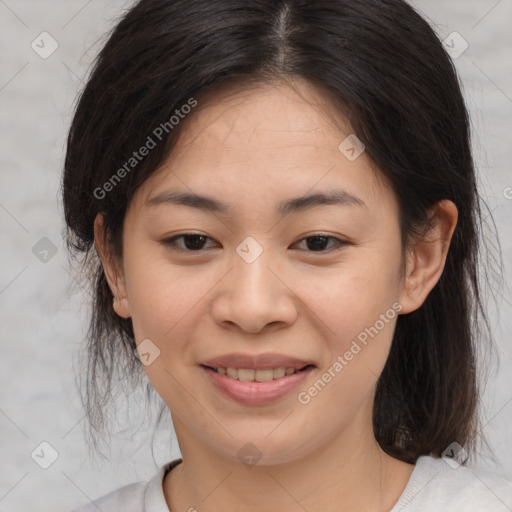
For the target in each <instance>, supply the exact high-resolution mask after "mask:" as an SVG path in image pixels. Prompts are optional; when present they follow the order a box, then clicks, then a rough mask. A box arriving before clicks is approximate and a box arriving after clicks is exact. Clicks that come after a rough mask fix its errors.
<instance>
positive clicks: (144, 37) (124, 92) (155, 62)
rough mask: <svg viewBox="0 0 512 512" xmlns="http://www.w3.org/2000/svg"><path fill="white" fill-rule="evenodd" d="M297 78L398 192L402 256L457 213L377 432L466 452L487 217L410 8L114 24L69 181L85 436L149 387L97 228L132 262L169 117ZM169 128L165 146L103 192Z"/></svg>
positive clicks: (401, 447) (356, 3)
mask: <svg viewBox="0 0 512 512" xmlns="http://www.w3.org/2000/svg"><path fill="white" fill-rule="evenodd" d="M287 77H301V78H303V79H306V80H307V81H309V82H310V83H311V84H313V85H314V86H316V87H317V88H318V90H320V91H324V92H325V94H326V95H328V96H329V97H332V98H335V99H336V101H335V105H333V108H338V109H339V110H341V111H342V113H343V114H344V115H345V116H346V117H347V118H348V120H349V122H350V124H351V129H352V130H353V132H354V133H355V134H356V135H357V137H358V138H359V139H360V140H361V141H362V142H363V143H364V144H365V146H366V151H367V154H368V156H369V157H370V158H371V160H372V161H373V162H374V163H375V165H376V167H377V168H378V172H379V173H381V175H382V177H384V178H385V179H386V181H387V182H388V183H389V184H390V185H391V187H392V189H393V190H394V192H395V194H396V197H397V200H398V203H399V208H400V219H401V229H402V239H403V247H405V245H406V243H407V241H408V240H409V239H410V236H411V235H413V234H417V232H418V229H419V228H418V227H425V226H428V219H427V215H426V213H427V209H428V208H429V207H430V206H432V205H434V204H435V203H436V202H438V201H440V200H442V199H449V200H451V201H453V202H454V203H455V205H456V206H457V208H458V214H459V217H458V224H457V227H456V229H455V232H454V235H453V239H452V243H451V247H450V250H449V253H448V256H447V261H446V265H445V268H444V271H443V274H442V276H441V278H440V280H439V282H438V283H437V284H436V286H435V287H434V288H433V290H432V291H431V293H430V294H429V295H428V297H427V299H426V300H425V302H424V304H423V305H422V306H421V307H420V308H419V309H418V310H417V311H414V312H412V313H410V314H407V315H401V316H400V317H399V318H398V321H397V325H396V330H395V333H394V337H393V342H392V346H391V351H390V354H389V358H388V360H387V363H386V365H385V368H384V370H383V372H382V375H381V376H380V378H379V381H378V385H377V391H376V397H375V406H374V420H373V421H374V432H375V437H376V439H377V440H378V442H379V444H380V445H381V447H382V448H383V450H385V451H386V452H387V453H389V454H391V455H392V456H394V457H396V458H398V459H401V460H404V461H408V462H415V461H416V459H417V458H418V456H420V455H422V454H433V455H438V456H439V455H441V453H442V452H443V450H445V448H447V447H448V445H450V444H451V443H452V442H453V441H456V442H458V443H459V444H460V445H462V446H464V447H465V448H466V449H467V450H468V451H470V450H471V449H472V447H473V445H474V442H475V439H476V434H477V430H478V414H477V404H478V400H479V392H478V386H477V381H478V379H477V371H476V359H477V358H476V355H477V352H478V350H477V348H478V346H479V345H480V344H481V343H483V335H482V334H483V332H484V330H482V329H481V327H482V326H484V327H486V328H487V332H489V329H488V328H489V326H488V322H487V319H486V316H485V312H484V309H483V306H482V298H481V291H480V287H481V286H482V285H481V283H479V260H480V252H481V249H480V242H479V241H480V233H481V228H482V216H481V204H484V203H483V201H482V200H481V198H480V197H479V195H478V191H477V186H476V178H475V172H474V167H473V160H472V155H471V147H470V129H469V120H468V114H467V110H466V107H465V104H464V100H463V97H462V94H461V90H460V86H459V82H458V78H457V75H456V72H455V69H454V66H453V63H452V61H451V60H450V58H449V57H448V55H447V54H446V52H445V50H444V48H443V46H442V44H441V42H440V41H439V39H438V37H437V36H436V34H435V33H434V31H433V29H432V28H431V27H430V25H429V24H428V23H427V21H425V20H424V19H423V18H422V17H421V16H420V15H419V14H418V13H417V12H416V11H415V10H414V9H413V8H412V7H411V6H410V5H408V4H407V3H406V2H404V1H402V0H365V1H360V0H141V1H139V2H138V3H136V4H135V5H134V6H133V7H132V8H131V9H130V10H129V11H127V12H126V14H125V15H124V16H123V17H122V19H121V20H120V21H119V23H118V24H117V26H116V27H115V28H114V30H113V31H112V33H111V34H110V36H109V39H108V41H107V42H106V44H105V45H104V47H103V49H102V50H101V52H100V54H99V55H98V57H97V60H96V62H95V64H94V67H93V69H92V72H91V75H90V77H89V79H88V81H87V84H86V86H85V88H84V90H83V92H82V94H81V96H80V98H79V100H78V104H77V107H76V112H75V115H74V118H73V121H72V125H71V128H70V131H69V137H68V143H67V153H66V160H65V169H64V173H63V181H62V193H63V201H64V212H65V220H66V224H67V232H66V236H67V244H68V248H69V250H70V254H71V255H73V256H74V258H75V259H77V260H78V259H79V260H80V265H82V266H83V268H84V269H85V270H86V271H87V272H88V279H89V280H90V282H91V283H92V285H93V289H92V294H93V307H92V315H91V320H90V328H89V331H88V333H87V340H88V345H87V350H88V362H87V364H88V366H87V371H86V374H87V382H86V385H85V386H84V389H83V399H84V405H85V407H86V412H87V414H88V418H89V424H90V426H91V430H92V431H94V432H100V431H101V430H102V429H103V427H104V411H105V409H106V406H107V403H108V400H109V397H110V395H111V392H112V386H113V383H114V382H117V380H119V381H123V379H124V381H125V382H127V381H131V385H136V384H139V383H140V382H142V381H141V379H140V377H141V376H142V375H143V370H142V366H141V363H140V362H139V360H138V358H137V357H136V356H135V355H134V349H135V342H134V336H133V329H132V324H131V320H130V319H123V318H121V317H119V316H118V315H117V314H116V313H115V312H114V310H113V307H112V293H111V291H110V289H109V287H108V284H107V281H106V278H105V275H104V272H103V268H102V266H101V264H100V261H99V259H98V257H97V254H96V251H95V250H94V231H93V223H94V219H95V217H96V215H97V214H98V213H99V212H101V213H103V214H104V219H105V226H106V231H107V236H108V242H109V244H110V247H111V248H112V252H113V253H114V254H116V255H117V256H122V246H121V240H122V239H121V233H122V226H123V221H124V218H125V213H126V209H127V206H128V204H129V202H130V200H131V198H132V197H133V195H134V193H135V191H136V190H137V188H138V187H139V186H140V185H141V184H142V183H143V182H144V181H145V180H146V179H147V178H148V177H149V176H150V175H151V174H152V173H153V172H154V171H155V170H156V169H157V168H158V166H159V165H160V164H161V163H162V161H163V160H164V159H165V157H166V156H167V155H169V153H170V152H171V151H172V148H173V145H174V144H175V143H176V140H177V136H178V135H179V133H180V130H182V129H183V127H184V126H186V120H185V121H184V122H178V123H170V124H169V120H170V118H171V116H173V115H177V112H176V111H177V110H178V111H180V112H181V110H180V109H181V108H182V106H183V105H186V104H187V103H188V104H190V103H189V102H190V99H191V98H193V99H195V101H198V102H199V104H201V101H202V99H201V98H206V97H207V95H208V94H209V93H211V92H212V91H213V90H217V89H219V88H222V87H227V86H228V85H230V84H232V83H234V82H236V81H240V80H246V81H248V82H249V81H252V82H253V83H258V82H259V83H264V82H268V81H272V80H276V79H286V78H287ZM188 115H189V116H193V115H194V111H193V110H192V111H191V112H190V114H188ZM180 119H181V118H180ZM165 123H168V124H167V125H165V126H167V127H168V130H167V131H165V133H163V137H162V138H161V140H159V143H158V144H156V147H154V149H152V150H151V151H150V152H149V153H148V154H147V156H145V157H144V158H143V159H141V160H140V161H137V163H136V165H134V166H132V167H130V171H129V172H125V173H121V174H122V175H123V177H122V179H120V180H118V181H116V182H115V183H114V184H113V186H111V187H110V186H109V187H107V188H108V191H105V188H104V187H103V186H104V184H105V183H107V182H109V180H110V182H111V184H112V181H111V180H112V177H113V175H114V174H116V173H118V170H119V169H120V168H122V166H123V165H124V164H125V163H126V162H128V161H129V159H130V158H132V157H133V152H134V151H137V150H138V149H139V148H140V147H142V146H143V145H145V144H146V143H147V140H148V136H151V134H154V133H155V129H156V128H157V127H159V126H162V125H163V124H165ZM171 125H172V127H171ZM153 138H154V137H153ZM125 170H126V167H125ZM118 176H119V173H118ZM102 187H103V188H102ZM98 189H101V190H103V191H104V192H105V193H103V192H100V193H99V192H98ZM100 196H101V197H100ZM482 319H483V320H484V322H483V323H481V320H482ZM147 391H148V393H150V385H149V384H148V388H147Z"/></svg>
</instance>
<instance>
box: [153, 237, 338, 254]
mask: <svg viewBox="0 0 512 512" xmlns="http://www.w3.org/2000/svg"><path fill="white" fill-rule="evenodd" d="M189 236H190V237H191V236H198V237H202V238H205V239H207V240H208V239H209V240H212V239H211V238H210V237H208V236H206V235H202V234H200V233H181V234H179V235H175V236H173V237H171V238H167V239H165V240H162V244H164V245H165V246H166V247H169V248H170V249H171V250H173V251H178V252H186V253H201V252H203V251H204V250H203V249H198V250H196V251H194V250H190V249H183V248H182V247H178V246H177V245H176V240H178V239H180V238H185V237H189ZM310 238H325V239H330V240H334V241H335V242H336V246H335V247H334V248H333V250H334V251H336V250H339V249H341V248H342V247H343V246H345V245H348V242H346V241H344V240H341V239H339V238H336V237H334V236H330V235H327V234H325V233H315V234H314V235H309V236H306V237H304V238H302V239H300V240H299V241H298V242H296V243H299V242H303V241H304V240H308V239H310ZM331 249H332V248H331ZM307 252H311V253H326V252H329V253H330V252H332V250H331V251H327V250H323V251H307Z"/></svg>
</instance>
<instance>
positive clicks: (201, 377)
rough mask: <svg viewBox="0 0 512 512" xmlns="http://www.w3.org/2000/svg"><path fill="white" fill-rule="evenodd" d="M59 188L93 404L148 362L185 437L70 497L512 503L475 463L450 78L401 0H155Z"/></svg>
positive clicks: (105, 63) (136, 13) (139, 504)
mask: <svg viewBox="0 0 512 512" xmlns="http://www.w3.org/2000/svg"><path fill="white" fill-rule="evenodd" d="M63 197H64V206H65V216H66V223H67V226H68V246H69V248H70V249H71V251H72V253H73V254H80V253H83V254H84V255H85V259H84V260H83V262H82V263H83V265H84V266H85V267H87V268H89V269H90V271H91V272H92V274H91V275H92V277H91V280H92V282H93V284H94V293H95V295H94V307H93V311H92V316H91V324H90V330H89V333H88V343H89V345H88V347H89V354H90V360H89V374H88V376H89V380H88V389H87V397H86V399H87V404H88V412H89V416H90V420H91V425H92V426H101V425H102V409H101V407H102V405H101V401H102V397H103V395H104V394H105V393H106V396H108V393H109V392H110V389H111V382H112V379H113V375H116V376H119V375H120V374H122V376H123V378H132V379H133V381H134V382H135V381H136V379H137V378H138V377H140V375H141V374H143V373H145V374H146V375H147V377H148V379H149V382H150V384H151V387H152V388H154V389H155V390H156V391H157V393H158V395H159V396H160V397H161V398H162V399H163V401H164V402H165V404H166V406H167V407H168V409H169V411H170V413H171V416H172V420H173V424H174V428H175V431H176V436H177V439H178V442H179V446H180V450H181V453H182V458H181V459H178V460H175V461H172V462H170V463H168V464H166V465H165V466H163V467H162V468H160V470H159V471H158V473H157V474H156V475H155V476H154V477H153V478H152V479H151V480H149V481H148V482H139V483H136V484H131V485H129V486H126V487H124V488H121V489H117V490H115V491H112V493H110V494H108V495H106V496H103V497H101V498H100V499H99V500H95V502H94V503H90V504H88V505H85V506H84V507H82V508H80V509H77V510H79V511H80V512H86V511H89V510H96V509H97V508H98V507H99V508H100V509H101V510H102V511H104V512H107V511H114V510H116V511H117V510H123V511H142V510H147V511H152V512H157V511H161V512H164V511H167V510H172V511H174V512H176V511H178V510H188V511H192V510H200V511H206V512H208V511H216V510H221V509H222V510H228V511H229V510H240V509H242V510H247V511H250V510H265V511H274V510H275V511H278V510H292V509H297V510H298V509H299V508H302V509H303V510H307V511H308V512H314V511H317V510H337V511H342V512H343V511H353V510H358V511H359V510H365V511H392V512H398V511H399V510H400V511H404V512H405V511H426V510H428V511H432V510H443V511H448V512H449V511H455V510H462V509H464V510H469V511H471V510H475V511H476V510H478V511H482V510H492V511H497V510H504V511H505V510H510V509H511V508H512V484H511V483H510V482H507V481H506V480H504V479H502V478H499V477H498V476H495V475H492V474H488V473H486V472H484V471H476V470H471V469H470V468H469V467H467V465H466V464H467V460H468V458H469V456H471V455H473V451H474V448H475V444H476V440H477V434H478V428H479V423H478V414H477V403H478V397H479V394H478V383H477V379H476V369H475V368H476V361H475V346H476V344H477V343H479V342H480V340H479V339H478V338H477V335H478V329H477V322H476V320H477V318H478V317H479V312H480V309H481V303H480V299H479V297H480V296H479V288H478V282H477V267H478V244H479V238H480V237H479V234H480V198H479V195H478V191H477V188H476V184H475V173H474V168H473V162H472V156H471V150H470V140H469V122H468V117H467V112H466V108H465V105H464V101H463V98H462V95H461V91H460V88H459V85H458V80H457V76H456V74H455V71H454V69H453V66H452V63H451V61H450V59H449V57H448V56H447V54H446V52H445V50H444V48H443V46H442V44H441V42H440V41H439V40H438V39H437V37H436V35H435V34H434V32H433V31H432V29H431V28H430V27H429V25H428V24H427V22H426V21H424V20H423V19H422V18H421V17H420V16H419V15H418V14H417V13H416V12H415V11H414V10H413V9H412V8H411V7H410V6H409V5H408V4H406V3H405V2H403V1H401V0H387V1H385V2H383V1H382V0H367V1H365V2H358V1H356V0H329V1H327V0H326V1H323V0H320V1H306V0H302V1H299V0H281V1H276V0H273V1H271V0H248V1H247V0H244V1H236V0H230V1H227V0H209V1H204V0H193V1H191V0H188V1H169V0H167V1H164V0H142V1H140V2H138V3H137V4H136V5H135V6H134V7H133V8H131V9H130V10H129V11H128V12H127V13H126V15H125V16H124V17H123V19H122V20H121V21H120V22H119V24H118V25H117V27H116V28H115V30H114V31H113V33H112V34H111V36H110V38H109V40H108V41H107V43H106V44H105V46H104V48H103V49H102V51H101V53H100V55H99V57H98V60H97V63H96V66H95V68H94V70H93V72H92V74H91V76H90V78H89V80H88V83H87V85H86V87H85V89H84V91H83V94H82V96H81V98H80V100H79V102H78V105H77V109H76V113H75V117H74V119H73V123H72V126H71V129H70V134H69V139H68V146H67V155H66V162H65V171H64V175H63ZM480 313H481V312H480ZM484 318H485V316H484Z"/></svg>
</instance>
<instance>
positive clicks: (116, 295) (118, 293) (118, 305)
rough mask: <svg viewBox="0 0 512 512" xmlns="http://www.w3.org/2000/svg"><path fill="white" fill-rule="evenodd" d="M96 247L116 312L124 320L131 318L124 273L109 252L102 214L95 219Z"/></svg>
mask: <svg viewBox="0 0 512 512" xmlns="http://www.w3.org/2000/svg"><path fill="white" fill-rule="evenodd" d="M94 245H95V248H96V252H97V254H98V257H99V258H100V261H101V264H102V266H103V271H104V273H105V277H106V279H107V282H108V285H109V288H110V291H111V292H112V295H113V300H112V305H113V308H114V311H115V312H116V313H117V314H118V315H119V316H120V317H122V318H129V317H130V316H131V313H130V305H129V302H128V297H127V295H126V285H125V281H124V276H123V273H122V271H120V270H119V265H118V263H117V262H116V261H115V260H114V258H113V257H112V256H111V254H110V252H109V250H108V247H107V243H106V234H105V229H104V224H103V215H102V214H101V213H98V215H97V216H96V218H95V219H94Z"/></svg>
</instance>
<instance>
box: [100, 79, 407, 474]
mask: <svg viewBox="0 0 512 512" xmlns="http://www.w3.org/2000/svg"><path fill="white" fill-rule="evenodd" d="M299 92H300V94H299ZM332 111H333V109H332V108H331V107H330V106H329V104H328V103H326V100H325V99H323V97H322V96H321V95H320V94H318V93H317V92H316V91H315V90H314V89H313V88H312V87H310V86H308V84H307V83H306V82H300V81H297V82H295V87H294V88H292V87H290V85H288V84H285V83H282V84H278V85H275V84H274V85H266V86H260V87H258V88H256V89H252V90H244V91H237V92H231V93H230V94H224V95H223V96H220V95H218V96H217V97H216V99H215V101H213V100H210V101H209V102H208V104H207V105H202V106H201V109H200V110H198V111H197V112H195V113H194V116H193V117H191V118H190V119H188V120H187V121H188V124H187V127H186V130H185V131H184V132H183V134H182V137H181V138H180V140H179V143H178V145H177V147H176V148H175V150H174V151H173V153H172V155H171V156H170V158H169V159H168V160H167V161H166V162H165V165H163V166H162V168H161V169H159V170H158V172H156V173H154V174H153V175H152V176H151V178H150V179H148V180H147V181H146V182H145V183H144V184H143V185H142V186H141V187H140V188H139V189H138V190H137V193H136V195H135V197H134V198H133V200H132V202H131V203H130V206H129V209H128V211H127V214H126V218H125V224H124V231H123V261H122V268H121V267H120V270H119V272H120V276H121V279H120V281H119V282H118V283H117V284H115V285H114V284H112V286H113V289H114V290H115V294H116V295H117V296H118V300H117V302H116V311H117V312H118V313H119V314H120V315H122V316H126V317H128V316H131V318H132V322H133V327H134V332H135V337H136V342H137V344H142V343H144V344H145V345H144V344H142V345H140V346H139V348H141V347H143V350H141V353H143V358H144V359H145V360H146V362H147V363H150V364H147V365H145V366H144V369H145V371H146V373H147V376H148V378H149V380H150V381H151V383H152V385H153V386H154V388H155V389H156V391H157V392H158V393H159V394H160V395H161V397H162V398H163V400H164V401H165V402H166V404H167V405H168V407H169V409H170V411H171V414H172V417H173V421H174V424H175V428H176V432H177V435H178V439H180V438H181V440H180V444H181V441H183V443H185V444H186V442H187V440H188V442H190V443H192V442H193V443H195V444H196V445H198V446H201V447H202V449H204V450H209V451H211V452H215V453H217V454H218V455H222V456H224V457H228V458H235V457H240V453H239V451H240V450H241V448H242V447H245V448H244V449H243V450H246V451H247V450H249V451H251V450H253V451H254V452H255V453H258V455H257V456H258V457H261V462H267V463H269V464H270V463H272V464H277V463H284V462H289V461H293V460H294V459H297V458H299V457H305V456H307V455H309V454H312V453H314V452H315V451H317V450H321V449H322V447H326V446H332V445H333V443H337V442H341V440H342V439H345V440H346V439H347V438H348V437H350V436H348V433H350V432H352V433H355V432H358V433H359V435H363V434H361V433H371V429H372V427H371V409H372V403H373V397H374V393H375V385H376V382H377V379H378V376H379V375H380V373H381V371H382V369H383V366H384V364H385V361H386V358H387V355H388V352H389V349H390V344H391V339H392V334H393V330H394V326H395V323H396V320H397V317H398V313H399V312H400V310H401V309H402V310H403V308H404V305H403V303H402V298H403V297H402V292H403V283H402V280H401V278H400V275H401V274H400V269H401V265H402V252H401V243H400V229H399V221H398V206H397V202H396V199H395V197H394V194H393V192H392V190H391V189H389V188H388V187H387V186H386V185H385V184H384V183H383V182H382V181H379V180H378V177H377V172H378V171H377V170H376V169H375V168H374V167H372V165H371V163H370V161H369V159H368V158H367V156H366V153H364V152H363V153H362V154H361V155H360V156H359V157H358V158H356V159H354V158H353V156H354V155H353V154H352V152H351V151H350V149H348V150H346V146H344V145H342V147H341V150H340V149H339V146H340V143H342V141H344V140H345V139H346V137H347V136H348V135H350V134H351V131H350V127H349V126H348V125H347V124H346V122H345V121H344V120H343V119H342V118H339V119H338V122H337V123H335V122H333V119H332V117H331V116H329V114H328V113H327V112H332ZM345 144H347V143H345ZM348 147H350V143H348ZM344 148H345V150H344ZM356 149H357V148H356ZM347 156H349V157H350V158H347ZM173 194H174V196H173V197H174V198H173V197H171V195H173ZM176 194H195V195H199V196H205V197H208V198H210V199H211V201H210V202H206V201H202V202H201V201H199V200H195V201H193V200H191V199H189V200H182V201H181V202H180V200H179V198H178V196H176ZM322 194H323V195H325V196H326V197H329V196H333V197H335V198H337V200H336V201H335V200H331V201H326V200H325V198H324V200H323V201H322V200H321V195H322ZM310 196H312V199H310V200H306V198H308V197H310ZM182 199H183V196H182ZM217 202H218V203H225V204H224V205H223V206H222V207H221V206H219V205H217V206H216V207H215V206H214V205H216V203H217ZM286 205H287V206H286ZM109 282H111V283H113V279H109ZM402 312H403V311H402ZM148 340H150V341H148ZM144 354H145V355H144ZM260 356H262V357H260ZM207 366H211V367H220V368H225V367H231V368H234V369H238V368H240V369H242V370H249V371H242V372H236V371H235V370H226V371H227V372H228V373H229V374H230V375H231V376H229V375H222V374H219V373H217V372H215V371H214V370H211V369H208V368H206V367H207ZM304 367H306V369H303V368H304ZM286 368H293V369H294V370H295V371H294V373H293V374H291V370H288V371H287V370H286ZM255 369H257V370H258V369H259V370H260V371H259V372H258V371H254V370H255ZM250 370H253V371H252V372H251V371H250ZM261 370H263V371H261ZM299 370H300V371H299ZM220 372H221V373H222V372H223V370H220ZM237 373H238V375H237ZM283 373H285V375H284V376H283V375H282V374H283ZM287 373H288V375H287ZM237 376H238V379H236V378H233V377H237ZM254 378H255V379H257V380H258V379H259V380H260V381H265V382H250V381H251V380H252V379H254ZM269 378H270V379H273V380H272V381H267V380H268V379H269ZM245 379H249V381H245ZM347 436H348V437H347ZM247 443H251V445H248V444H247ZM185 449H186V447H185ZM243 450H242V452H241V453H244V452H243ZM182 452H183V453H184V447H183V446H182ZM237 454H238V455H237Z"/></svg>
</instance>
